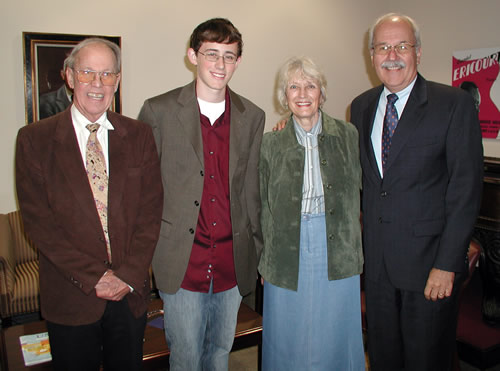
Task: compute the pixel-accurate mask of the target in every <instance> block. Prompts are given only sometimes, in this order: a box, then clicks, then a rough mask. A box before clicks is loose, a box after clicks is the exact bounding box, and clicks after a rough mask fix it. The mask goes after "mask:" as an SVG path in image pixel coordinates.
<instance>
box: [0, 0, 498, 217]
mask: <svg viewBox="0 0 500 371" xmlns="http://www.w3.org/2000/svg"><path fill="white" fill-rule="evenodd" d="M389 11H401V12H404V13H407V14H409V15H410V16H413V17H414V18H415V19H416V20H417V21H418V22H419V24H420V25H421V27H422V31H423V32H422V39H423V56H422V64H421V67H420V71H421V72H422V73H423V75H424V76H425V77H426V78H428V79H433V80H437V81H440V82H444V83H448V84H449V83H450V81H451V54H452V52H453V51H454V50H461V49H468V48H480V47H495V46H500V40H499V39H498V37H497V35H498V34H497V32H496V28H497V27H496V26H497V23H498V22H497V19H496V18H497V14H499V13H500V2H499V1H497V0H481V1H480V2H476V3H475V4H474V6H472V5H471V3H470V2H469V1H466V0H442V1H435V0H432V1H431V0H420V1H418V2H417V1H413V2H402V1H400V0H399V1H394V0H378V1H362V0H309V1H307V2H305V1H299V0H253V1H241V0H212V1H209V2H202V1H200V0H184V1H177V2H173V1H167V0H145V1H127V0H106V1H102V0H101V1H97V0H87V1H86V2H83V3H82V2H69V1H67V0H64V1H63V0H45V1H43V2H38V1H35V0H16V1H7V0H2V1H1V3H0V42H1V45H2V51H1V58H0V73H1V76H2V89H0V112H1V123H2V126H3V131H2V135H1V136H0V148H1V152H0V153H1V154H2V156H0V174H2V177H0V212H8V211H11V210H14V209H16V208H17V205H16V198H15V186H14V170H13V167H14V166H13V164H14V147H15V138H16V135H17V131H18V129H19V128H20V127H22V126H23V125H24V123H25V113H24V112H25V108H24V81H23V51H22V32H23V31H28V32H47V33H69V34H72V33H74V34H101V35H119V36H121V37H122V51H123V71H122V107H123V114H125V115H127V116H131V117H136V116H137V114H138V113H139V110H140V107H141V106H142V103H143V101H144V100H145V99H146V98H148V97H151V96H153V95H156V94H160V93H162V92H164V91H167V90H170V89H173V88H175V87H178V86H181V85H184V84H186V83H187V82H189V81H190V80H191V79H192V78H193V74H192V72H191V71H190V70H189V69H188V67H187V65H186V63H187V62H186V60H185V51H186V48H187V43H188V38H189V36H190V34H191V32H192V30H193V28H194V27H195V26H196V25H198V24H199V23H201V22H203V21H204V20H206V19H208V18H212V17H227V18H229V19H230V20H231V21H232V22H233V23H234V24H235V25H236V27H238V29H239V30H240V31H241V33H242V34H243V40H244V43H245V45H244V49H243V60H242V63H241V64H240V66H239V68H238V71H237V72H236V73H235V75H234V76H233V80H232V81H231V83H230V86H231V87H232V88H233V89H234V90H235V91H237V92H239V93H240V94H242V95H244V96H246V97H248V98H249V99H251V100H252V101H254V102H255V103H256V104H258V105H259V106H261V107H262V108H263V109H264V110H265V111H266V114H267V125H266V126H267V128H268V129H269V128H271V127H272V126H273V125H274V123H275V122H276V121H277V120H278V118H279V115H278V113H277V112H276V109H275V108H276V107H275V103H274V95H273V93H274V83H275V78H276V72H277V70H278V68H279V66H280V65H281V64H282V63H283V62H284V61H285V60H286V59H287V58H288V57H289V56H292V55H308V56H311V57H312V58H313V59H315V60H316V61H317V62H318V64H319V65H320V66H321V67H322V68H323V69H324V71H325V73H326V76H327V79H328V83H329V87H328V88H329V89H328V92H329V98H328V101H327V102H326V104H325V107H324V108H325V110H326V112H328V113H329V114H331V115H333V116H336V117H339V118H344V119H345V118H346V115H347V112H348V106H349V103H350V101H351V100H352V99H353V98H354V97H355V96H356V95H357V94H359V93H360V92H362V91H364V90H366V89H368V88H370V87H371V86H373V85H374V84H378V82H377V81H376V78H375V77H374V75H373V72H372V71H371V67H370V66H369V65H368V64H367V53H366V51H365V44H366V30H367V29H368V27H369V26H370V24H371V22H372V21H373V20H374V19H375V18H376V17H378V16H379V15H381V14H384V13H386V12H389ZM484 145H485V154H486V155H488V156H495V157H500V142H498V143H497V142H496V141H485V143H484Z"/></svg>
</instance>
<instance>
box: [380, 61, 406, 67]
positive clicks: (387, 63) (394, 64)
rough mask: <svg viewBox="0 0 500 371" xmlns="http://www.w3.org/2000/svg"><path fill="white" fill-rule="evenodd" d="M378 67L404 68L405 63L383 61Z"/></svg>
mask: <svg viewBox="0 0 500 371" xmlns="http://www.w3.org/2000/svg"><path fill="white" fill-rule="evenodd" d="M380 67H382V68H394V67H397V68H405V67H406V63H405V62H403V61H385V62H383V63H382V64H381V65H380Z"/></svg>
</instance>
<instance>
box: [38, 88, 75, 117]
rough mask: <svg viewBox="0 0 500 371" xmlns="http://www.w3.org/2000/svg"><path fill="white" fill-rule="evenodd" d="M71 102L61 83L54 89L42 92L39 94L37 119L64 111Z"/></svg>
mask: <svg viewBox="0 0 500 371" xmlns="http://www.w3.org/2000/svg"><path fill="white" fill-rule="evenodd" d="M70 104H71V102H70V101H69V99H68V95H67V94H66V86H65V85H64V84H63V85H62V86H61V87H60V88H59V89H57V90H56V91H52V92H50V93H46V94H42V95H41V96H40V108H39V112H40V117H39V118H38V119H39V120H42V119H45V118H47V117H50V116H53V115H55V114H56V113H59V112H62V111H64V110H65V109H66V108H68V107H69V106H70Z"/></svg>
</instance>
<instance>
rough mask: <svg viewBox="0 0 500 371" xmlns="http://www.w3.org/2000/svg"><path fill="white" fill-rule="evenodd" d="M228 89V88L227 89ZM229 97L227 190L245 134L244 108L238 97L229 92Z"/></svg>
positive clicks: (230, 183)
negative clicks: (229, 126)
mask: <svg viewBox="0 0 500 371" xmlns="http://www.w3.org/2000/svg"><path fill="white" fill-rule="evenodd" d="M227 89H229V88H227ZM229 95H230V97H231V124H230V125H231V128H230V132H229V188H230V189H231V185H232V179H233V176H234V173H235V171H236V167H237V165H238V161H239V158H240V153H241V143H242V139H241V137H242V135H245V134H246V130H245V129H246V127H245V106H244V105H243V102H242V101H241V99H240V97H238V95H237V94H235V93H234V92H233V91H232V90H229Z"/></svg>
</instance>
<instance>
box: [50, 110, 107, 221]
mask: <svg viewBox="0 0 500 371" xmlns="http://www.w3.org/2000/svg"><path fill="white" fill-rule="evenodd" d="M54 141H55V144H54V151H55V157H56V162H57V164H58V166H59V168H60V169H61V172H62V173H63V174H64V177H65V178H66V183H67V185H68V187H69V188H70V189H71V191H72V193H73V196H74V198H75V199H76V201H77V202H78V204H79V205H80V210H81V211H82V213H84V214H85V215H86V216H87V218H89V219H91V220H93V222H94V223H95V224H96V225H99V226H100V225H101V223H100V221H99V216H98V214H97V210H96V207H95V201H94V196H93V194H92V190H91V189H90V185H89V180H88V177H87V172H86V170H85V166H84V165H83V161H82V155H81V153H80V148H79V147H78V141H77V139H76V134H75V130H74V128H73V123H72V119H71V110H70V108H68V109H66V111H64V113H63V114H62V115H61V116H60V119H59V121H58V123H57V128H56V131H55V134H54Z"/></svg>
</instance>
